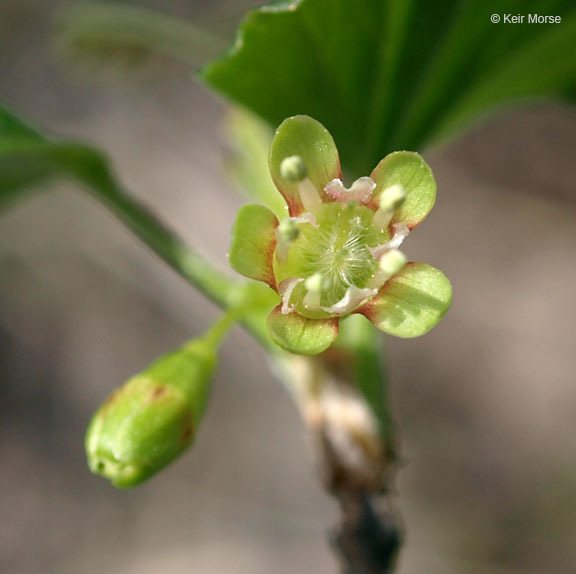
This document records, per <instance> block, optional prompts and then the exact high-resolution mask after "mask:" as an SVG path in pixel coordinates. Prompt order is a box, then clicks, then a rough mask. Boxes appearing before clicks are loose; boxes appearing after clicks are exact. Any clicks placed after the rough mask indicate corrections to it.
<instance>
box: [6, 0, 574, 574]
mask: <svg viewBox="0 0 576 574" xmlns="http://www.w3.org/2000/svg"><path fill="white" fill-rule="evenodd" d="M66 4H69V2H65V1H64V0H27V1H26V2H22V1H20V0H0V40H1V50H0V99H2V100H3V101H4V102H5V103H6V104H8V105H9V106H11V108H12V109H13V110H14V111H16V112H18V113H21V114H22V115H24V116H27V117H28V118H30V119H32V120H34V122H35V123H36V124H37V125H40V126H43V127H44V128H46V129H49V130H51V131H52V132H55V133H58V134H61V135H66V136H71V137H72V136H73V137H79V138H82V139H84V140H86V141H89V142H92V143H95V144H97V145H99V146H101V147H102V148H104V149H105V150H107V152H108V153H109V155H110V156H111V157H112V158H113V159H114V162H115V165H116V166H117V170H118V172H119V174H120V176H121V177H122V179H123V180H124V182H125V183H126V184H127V186H128V187H129V188H130V189H131V190H132V191H133V193H135V194H136V195H137V196H138V197H140V198H141V199H142V200H144V201H145V202H147V203H148V204H149V205H151V206H152V207H154V209H156V210H157V212H159V213H160V214H161V215H162V216H163V217H164V218H165V219H166V220H167V221H168V222H170V224H171V225H172V226H174V227H175V228H176V229H177V230H178V231H179V232H180V233H181V234H182V235H183V236H184V237H185V238H186V239H187V240H188V241H190V243H191V244H193V245H194V246H196V247H197V248H198V249H199V250H200V251H202V252H203V253H205V254H206V255H209V256H210V257H212V258H214V259H217V260H219V261H220V262H221V264H222V265H225V254H226V250H227V244H228V230H229V229H230V227H231V225H232V222H233V219H234V215H235V211H236V209H237V208H238V206H239V205H240V204H241V201H242V199H241V198H240V197H239V196H238V195H237V194H236V193H235V190H234V189H233V186H232V185H231V184H230V183H229V181H228V180H227V179H226V176H225V171H224V169H223V165H224V160H225V158H226V156H227V153H228V152H227V148H226V140H225V137H224V129H223V125H224V116H225V106H224V105H223V104H222V103H221V102H219V101H218V100H217V99H216V98H215V97H214V96H213V95H211V94H210V93H208V92H207V91H206V90H205V89H203V88H201V87H199V86H198V85H197V84H196V83H195V82H194V80H193V78H192V76H191V75H190V73H189V71H188V70H186V69H184V68H182V67H178V66H176V65H174V66H173V67H170V66H163V70H162V73H161V74H151V75H150V76H146V77H143V78H139V79H138V81H127V80H123V79H120V78H117V79H116V80H108V81H93V78H91V77H90V76H91V73H88V74H87V73H85V72H82V69H81V67H79V66H71V65H70V64H69V63H65V62H64V59H63V58H62V57H61V55H59V53H58V50H55V49H54V38H55V27H54V17H55V14H56V12H57V11H58V9H59V8H61V7H62V6H63V5H66ZM139 4H140V5H146V6H150V7H159V8H162V9H163V10H165V11H166V12H168V13H171V14H173V15H179V16H183V17H187V18H189V19H192V20H194V21H195V22H197V23H198V24H200V25H205V26H208V27H210V28H212V29H213V30H218V33H219V34H220V35H221V36H223V37H224V38H227V39H231V38H232V34H233V31H234V29H235V27H236V24H237V21H238V19H239V17H240V15H241V14H242V13H243V12H244V11H245V10H246V9H247V8H248V7H251V6H255V5H257V4H258V3H257V2H248V1H239V0H235V1H233V0H229V1H224V0H222V1H214V0H212V1H208V0H204V1H199V0H198V1H194V0H164V1H162V0H155V1H152V0H149V1H147V2H143V1H141V2H139ZM575 141H576V113H575V112H574V110H573V109H568V108H562V107H559V106H554V105H538V106H533V107H530V108H525V109H523V110H509V111H508V112H506V113H504V114H502V115H500V116H498V117H494V118H492V119H490V120H488V121H487V122H486V123H484V124H482V125H480V126H477V127H476V128H475V129H474V130H473V131H471V132H468V133H467V134H465V135H464V136H463V137H462V138H460V139H458V140H457V141H454V142H452V143H450V144H448V145H446V146H444V147H442V148H440V149H439V148H436V149H433V150H429V151H428V153H426V154H425V156H426V159H427V160H428V161H429V163H430V164H431V165H432V167H433V169H434V172H435V175H436V178H437V181H438V189H439V194H438V203H437V206H436V207H435V209H434V211H433V212H432V215H431V217H430V218H429V219H428V220H427V222H426V223H425V224H424V225H423V226H422V227H420V228H419V229H418V232H417V233H415V234H414V235H412V236H411V237H410V241H409V242H408V243H407V244H406V249H407V254H408V256H409V257H410V258H412V259H415V260H422V261H427V262H429V263H431V264H433V265H435V266H437V267H439V268H440V269H442V270H443V271H445V272H446V274H447V275H448V276H449V277H450V278H451V279H452V281H453V285H454V292H455V299H454V305H453V307H452V310H451V311H450V313H449V314H448V315H447V317H446V318H445V319H444V320H443V321H442V322H441V323H440V325H439V326H438V327H437V328H435V329H434V331H432V332H431V333H430V334H429V335H427V336H425V337H423V338H421V339H416V340H412V341H403V340H396V339H395V340H389V341H388V353H389V357H390V364H391V370H392V377H393V379H392V396H393V403H394V407H395V416H396V419H397V421H398V424H399V426H400V429H401V436H402V452H403V458H404V467H403V468H402V470H401V472H400V475H399V478H398V503H399V505H400V508H401V509H402V514H403V518H404V522H405V524H406V528H407V533H408V534H407V543H406V546H405V548H404V550H403V552H402V555H401V563H400V568H399V572H400V573H401V574H422V573H423V572H426V573H427V574H514V573H531V572H532V573H536V572H537V573H569V572H576V544H575V541H576V440H575V438H574V437H575V436H576V376H575V372H576V353H575V352H574V344H575V339H576V337H575V335H576V329H575V327H574V325H576V295H575V289H574V285H575V282H576V260H575V255H574V253H575V248H576V225H575V205H576V189H575V188H574V187H575V183H574V182H576V161H575V160H576V157H575V144H574V142H575ZM0 274H1V280H0V373H1V379H2V382H1V384H0V460H1V463H0V515H1V517H2V519H1V520H0V571H1V572H5V573H7V574H35V573H39V572H42V573H43V574H92V573H94V574H96V573H100V572H113V573H118V574H155V573H157V572H163V573H165V574H181V573H182V574H184V573H187V574H188V573H194V574H220V573H228V572H229V573H233V574H267V573H275V574H282V573H286V574H288V573H294V572H298V573H300V574H312V573H321V572H322V573H323V572H326V573H329V572H335V571H336V564H335V561H334V558H333V557H332V555H331V553H330V550H329V547H328V545H327V543H326V534H327V531H328V528H329V526H330V525H331V524H333V523H334V522H335V520H336V509H335V507H334V505H333V503H332V501H331V500H330V499H329V498H328V497H327V496H326V495H325V494H324V493H323V491H322V489H321V487H320V485H319V482H318V481H317V478H316V475H315V468H314V461H313V459H312V456H311V453H310V449H309V445H308V444H307V441H306V437H305V435H304V432H303V428H302V425H301V423H300V421H299V418H298V414H297V412H296V409H295V408H294V406H293V405H292V403H291V402H290V400H289V398H288V395H287V394H286V392H285V391H284V389H283V388H282V386H281V385H280V383H278V382H277V381H276V380H274V379H273V377H272V376H271V373H270V371H269V369H268V366H267V364H266V359H265V356H264V354H263V353H262V352H261V351H260V349H259V348H258V346H257V345H256V344H255V343H254V342H253V341H252V340H251V339H250V338H249V337H248V336H247V335H245V334H244V333H243V332H241V331H240V330H239V329H236V330H235V331H234V332H233V334H232V336H231V337H230V338H229V339H228V341H227V343H226V344H225V346H224V349H223V355H222V361H221V363H220V368H219V370H218V374H217V377H216V382H215V386H214V393H213V397H212V402H211V405H210V409H209V413H208V416H207V417H206V419H205V422H204V425H203V428H202V429H201V432H200V434H199V437H198V440H197V443H196V445H195V447H194V449H193V450H192V451H191V452H190V453H189V454H188V455H187V456H185V457H183V458H182V459H181V460H179V461H178V462H177V463H176V464H174V465H173V466H172V467H170V468H169V469H168V470H167V471H165V472H164V473H162V474H161V475H159V476H158V477H157V478H156V479H154V480H152V481H151V482H149V483H148V484H145V485H143V486H141V487H139V488H137V489H136V490H134V491H126V492H123V491H117V490H115V489H114V488H113V487H111V486H110V485H109V484H108V483H107V482H106V481H104V480H103V479H101V478H98V477H95V476H92V475H91V474H90V473H89V471H88V469H87V467H86V464H85V457H84V452H83V435H84V431H85V428H86V425H87V423H88V421H89V418H90V416H91V413H92V412H93V411H94V410H95V409H96V408H97V406H98V405H99V404H100V402H101V401H102V400H103V399H104V398H105V397H106V396H107V395H108V393H109V392H110V391H111V390H112V389H113V388H114V387H116V386H118V385H119V384H120V383H121V382H123V381H124V380H125V379H126V378H128V377H129V376H130V375H131V374H133V373H134V372H137V371H139V370H141V369H142V368H143V367H144V366H145V365H147V364H148V363H149V362H150V361H151V360H152V359H153V358H155V357H156V356H158V355H160V354H162V353H164V352H166V351H168V350H170V349H171V348H173V347H175V346H177V345H179V344H180V343H181V342H182V341H184V340H186V339H188V338H190V337H191V336H194V335H196V334H198V333H200V332H202V331H203V330H204V329H205V328H206V327H207V326H208V325H209V324H210V322H211V321H212V320H213V319H214V318H215V317H216V316H217V314H218V312H217V310H216V308H215V307H214V306H212V304H210V303H208V302H206V300H205V299H204V298H203V297H202V296H200V295H199V294H198V293H196V292H194V291H193V290H192V289H190V288H189V287H188V286H187V285H186V284H185V283H184V282H183V281H182V280H181V279H180V278H179V277H177V276H176V275H175V274H174V273H173V272H172V271H171V270H169V269H168V268H167V267H165V265H163V264H162V263H161V262H160V261H158V260H157V259H156V258H155V257H154V256H153V255H151V254H150V253H149V252H147V251H146V249H145V248H143V247H142V246H141V245H140V244H139V243H138V242H137V241H136V240H135V239H134V238H133V237H132V236H131V235H130V234H129V233H128V232H127V231H125V230H124V229H123V228H122V227H121V225H120V224H118V223H117V222H116V221H115V220H114V219H113V218H112V217H111V216H110V215H109V214H108V213H106V212H105V211H104V210H103V209H102V208H100V207H99V206H97V205H95V204H93V203H92V202H91V201H90V200H89V199H88V198H87V196H86V195H85V194H83V193H79V192H78V190H77V189H76V188H74V187H73V186H72V185H68V184H66V183H61V184H58V185H53V186H52V188H51V189H50V191H49V192H48V190H44V191H43V192H42V193H39V194H38V195H36V196H34V197H33V198H31V199H29V200H28V201H24V202H22V203H20V204H19V205H18V206H17V207H16V208H14V209H12V210H11V211H9V212H7V213H5V214H4V215H3V216H2V218H1V219H0Z"/></svg>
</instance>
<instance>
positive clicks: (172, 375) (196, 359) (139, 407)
mask: <svg viewBox="0 0 576 574" xmlns="http://www.w3.org/2000/svg"><path fill="white" fill-rule="evenodd" d="M215 363H216V356H215V351H214V347H213V345H210V344H207V343H206V342H205V341H202V340H196V341H193V342H192V343H189V344H188V345H186V346H185V347H183V348H182V349H180V350H178V351H175V352H173V353H170V354H168V355H165V356H164V357H162V358H160V359H159V360H157V361H156V362H154V363H153V364H152V365H150V367H148V368H147V369H146V370H145V371H143V372H141V373H140V374H138V375H136V376H134V377H133V378H131V379H130V380H129V381H128V382H127V383H126V384H124V385H123V386H122V387H120V388H119V389H117V390H116V391H114V392H113V393H112V394H111V395H110V397H109V398H108V399H107V400H106V402H105V403H104V404H103V405H102V406H101V407H100V409H99V410H98V411H97V412H96V414H95V415H94V417H93V419H92V422H91V423H90V426H89V428H88V431H87V433H86V454H87V457H88V465H89V467H90V469H91V470H92V472H94V473H95V474H100V475H102V476H104V477H106V478H108V479H110V480H111V482H112V484H114V486H117V487H119V488H131V487H133V486H137V485H138V484H140V483H141V482H143V481H145V480H147V479H148V478H150V477H151V476H152V475H154V474H156V473H157V472H158V471H160V470H162V469H163V468H164V467H165V466H166V465H167V464H169V463H170V462H171V461H173V460H174V459H175V458H177V457H178V456H179V455H180V454H182V453H183V452H184V451H185V450H186V449H187V448H188V447H189V446H190V445H191V444H192V442H193V441H194V438H195V436H196V432H197V429H198V425H199V424H200V421H201V418H202V415H203V413H204V410H205V407H206V402H207V397H208V393H209V388H210V385H209V381H210V377H211V375H212V372H213V370H214V366H215Z"/></svg>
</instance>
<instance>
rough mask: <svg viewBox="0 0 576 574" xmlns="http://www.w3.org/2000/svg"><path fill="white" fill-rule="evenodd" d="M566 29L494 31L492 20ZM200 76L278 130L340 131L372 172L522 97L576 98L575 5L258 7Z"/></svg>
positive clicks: (305, 3) (382, 0)
mask: <svg viewBox="0 0 576 574" xmlns="http://www.w3.org/2000/svg"><path fill="white" fill-rule="evenodd" d="M494 13H495V14H499V15H503V14H505V13H512V14H518V13H521V14H524V15H526V18H527V15H528V14H530V13H532V14H534V13H537V14H552V15H558V16H560V17H561V19H562V22H561V23H560V24H528V23H526V22H525V23H523V24H506V23H503V22H501V23H500V24H493V23H492V22H491V20H490V16H491V15H492V14H494ZM201 78H202V80H203V81H204V82H206V83H208V84H209V85H210V86H212V87H213V88H214V89H216V90H218V91H219V92H221V93H222V94H224V95H225V96H226V97H227V98H229V99H231V100H233V101H234V102H236V103H238V104H241V105H242V106H245V107H246V108H248V109H250V110H252V111H253V112H255V113H256V114H258V115H259V116H261V117H262V118H264V119H266V120H267V121H268V122H270V123H271V124H272V125H273V126H275V125H278V124H279V123H280V122H281V121H282V120H283V119H284V118H286V117H288V116H292V115H295V114H307V115H310V116H312V117H314V118H316V119H318V120H319V121H320V122H322V124H324V125H325V126H326V128H327V129H328V130H329V131H330V132H331V133H332V134H333V136H334V138H335V140H336V142H337V143H338V147H339V149H340V153H341V157H342V159H343V162H344V167H345V168H347V169H348V170H350V171H351V172H352V174H353V175H354V176H358V175H366V174H368V173H369V172H370V170H371V169H372V167H373V166H374V165H376V163H377V162H378V161H379V160H380V159H381V158H382V157H384V156H385V155H387V154H388V153H390V152H392V151H395V150H399V149H408V150H421V149H422V148H423V147H424V146H426V145H428V144H430V143H431V142H434V141H437V140H438V139H439V138H445V137H447V136H450V135H452V134H453V133H455V132H456V131H458V130H461V129H462V128H463V127H465V126H467V125H469V124H470V123H471V122H473V121H475V120H477V119H478V118H480V117H482V116H485V115H486V114H488V113H491V112H493V111H494V110H497V109H500V108H503V106H505V105H509V104H511V103H513V102H516V101H518V102H519V101H522V102H525V101H530V100H533V99H535V98H543V97H549V98H554V99H565V98H567V97H571V98H572V100H573V99H574V96H575V95H576V3H574V1H573V0H525V1H524V2H522V3H519V2H518V1H517V0H486V1H484V2H477V1H475V0H438V1H437V2H435V3H434V6H433V8H431V6H430V3H429V2H427V0H412V1H406V0H355V1H354V2H351V1H350V0H300V1H298V0H295V1H293V2H282V3H279V4H271V5H267V6H263V7H261V8H258V9H256V10H254V11H252V12H251V13H249V14H248V15H247V16H246V18H245V19H244V21H243V23H242V25H241V26H240V29H239V31H238V36H237V39H236V42H235V43H234V45H233V46H232V48H231V49H230V51H229V52H228V53H227V54H226V55H225V56H224V57H222V58H221V59H220V60H217V61H215V62H213V63H212V64H210V65H209V66H207V67H206V68H205V69H204V70H203V71H202V72H201Z"/></svg>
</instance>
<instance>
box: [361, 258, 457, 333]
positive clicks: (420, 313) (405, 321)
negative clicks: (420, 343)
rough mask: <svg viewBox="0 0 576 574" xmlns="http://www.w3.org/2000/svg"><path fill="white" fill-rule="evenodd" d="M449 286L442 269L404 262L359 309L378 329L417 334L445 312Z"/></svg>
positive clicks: (450, 293) (449, 290)
mask: <svg viewBox="0 0 576 574" xmlns="http://www.w3.org/2000/svg"><path fill="white" fill-rule="evenodd" d="M451 303H452V287H451V285H450V281H449V280H448V278H447V277H446V276H445V275H444V273H442V271H440V270H438V269H436V268H434V267H431V266H430V265H426V264H425V263H408V264H407V265H406V267H404V269H403V270H402V271H400V272H399V273H397V274H396V275H394V277H392V279H390V280H389V281H388V282H387V283H386V284H385V285H384V286H383V287H382V289H380V292H379V293H378V294H377V295H376V296H375V297H374V298H373V299H371V300H370V301H369V302H368V303H367V304H366V305H364V306H363V307H362V308H361V309H359V311H358V312H359V313H362V314H363V315H365V316H366V317H367V318H368V319H370V321H372V323H374V325H376V327H378V329H380V330H381V331H384V332H386V333H389V334H390V335H396V337H405V338H409V337H419V336H420V335H424V333H427V332H428V331H429V330H430V329H432V327H434V326H435V325H436V324H437V323H438V321H440V319H441V318H442V317H443V316H444V315H445V314H446V312H447V311H448V309H449V308H450V304H451Z"/></svg>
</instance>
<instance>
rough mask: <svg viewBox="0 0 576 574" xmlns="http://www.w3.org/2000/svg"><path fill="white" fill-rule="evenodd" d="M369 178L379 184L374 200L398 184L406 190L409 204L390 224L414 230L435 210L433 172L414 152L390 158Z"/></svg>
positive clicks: (400, 153)
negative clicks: (400, 224) (398, 223)
mask: <svg viewBox="0 0 576 574" xmlns="http://www.w3.org/2000/svg"><path fill="white" fill-rule="evenodd" d="M370 177H372V179H373V180H374V181H375V182H376V189H375V190H374V193H373V197H374V198H377V197H378V195H379V194H380V193H381V192H382V191H384V190H385V189H386V188H387V187H390V186H392V185H395V184H397V183H399V184H401V185H402V186H403V187H404V189H405V190H406V200H405V201H404V203H403V204H402V206H401V207H400V208H399V209H398V210H397V211H396V213H395V214H394V217H393V219H392V222H391V223H397V222H404V223H406V225H407V226H408V227H409V228H410V229H414V227H416V226H417V225H418V224H419V223H421V222H422V221H423V219H424V218H425V217H426V216H427V215H428V214H429V213H430V210H431V209H432V207H434V202H435V201H436V182H435V181H434V176H433V175H432V170H431V169H430V166H429V165H428V164H427V163H426V162H425V161H424V160H423V159H422V156H420V155H419V154H417V153H415V152H411V151H397V152H394V153H391V154H389V155H387V156H386V157H385V158H384V159H383V160H382V161H381V162H380V163H379V164H378V165H377V166H376V168H375V169H374V171H373V172H372V174H371V176H370Z"/></svg>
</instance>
